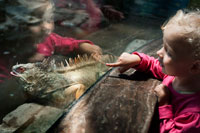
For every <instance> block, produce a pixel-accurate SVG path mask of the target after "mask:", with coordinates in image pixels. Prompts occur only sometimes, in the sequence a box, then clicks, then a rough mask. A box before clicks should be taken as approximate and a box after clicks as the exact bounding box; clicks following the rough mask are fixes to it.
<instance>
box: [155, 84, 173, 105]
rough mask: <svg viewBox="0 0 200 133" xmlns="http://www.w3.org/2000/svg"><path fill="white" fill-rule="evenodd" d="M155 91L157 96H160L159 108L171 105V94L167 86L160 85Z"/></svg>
mask: <svg viewBox="0 0 200 133" xmlns="http://www.w3.org/2000/svg"><path fill="white" fill-rule="evenodd" d="M154 91H155V92H156V95H157V96H158V102H159V106H162V105H168V104H169V97H170V92H169V89H168V88H167V86H165V85H163V84H160V85H158V86H156V88H155V89H154Z"/></svg>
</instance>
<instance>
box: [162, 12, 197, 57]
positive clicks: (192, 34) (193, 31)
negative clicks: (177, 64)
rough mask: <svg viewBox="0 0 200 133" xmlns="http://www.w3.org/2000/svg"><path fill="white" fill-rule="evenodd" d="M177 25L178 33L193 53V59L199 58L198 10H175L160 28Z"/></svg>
mask: <svg viewBox="0 0 200 133" xmlns="http://www.w3.org/2000/svg"><path fill="white" fill-rule="evenodd" d="M172 25H173V26H178V27H179V28H181V33H180V35H181V36H183V37H184V38H185V39H186V43H188V44H189V45H190V46H191V48H192V50H193V53H192V55H193V56H194V58H195V59H198V60H199V59H200V11H199V10H196V11H189V12H184V11H183V10H179V11H177V13H176V15H174V16H173V17H172V18H170V19H169V20H168V21H166V22H165V23H164V24H163V25H162V27H161V29H162V30H163V31H164V30H165V29H167V28H168V27H169V26H172Z"/></svg>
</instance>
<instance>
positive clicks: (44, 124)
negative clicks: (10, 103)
mask: <svg viewBox="0 0 200 133" xmlns="http://www.w3.org/2000/svg"><path fill="white" fill-rule="evenodd" d="M63 113H64V111H63V110H61V109H58V108H55V107H50V106H42V105H39V104H35V103H27V104H23V105H21V106H19V107H18V108H17V109H16V110H14V111H12V112H11V113H9V114H7V115H6V116H5V117H4V118H3V123H2V124H1V125H0V132H1V133H13V132H19V133H33V132H34V133H44V132H46V131H47V130H48V129H49V128H50V127H51V126H52V125H53V124H54V123H55V122H56V121H57V120H58V119H59V118H60V117H61V115H62V114H63Z"/></svg>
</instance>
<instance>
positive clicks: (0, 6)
mask: <svg viewBox="0 0 200 133" xmlns="http://www.w3.org/2000/svg"><path fill="white" fill-rule="evenodd" d="M163 1H164V4H163ZM163 1H162V2H161V1H160V0H0V94H1V98H0V103H2V104H1V110H0V112H1V114H0V119H2V118H3V116H4V115H5V114H7V113H8V112H10V111H12V110H13V109H15V108H16V107H17V106H19V105H21V104H23V103H25V102H30V101H32V100H33V99H34V100H35V99H37V98H38V97H39V98H41V99H42V100H41V101H42V102H43V101H44V100H49V99H45V97H47V96H49V95H52V94H54V92H57V91H58V93H64V92H65V88H67V87H71V86H73V87H75V89H72V90H74V91H72V92H71V93H74V95H76V97H74V98H73V99H70V100H71V101H73V100H74V99H75V98H76V99H77V98H78V97H79V96H80V95H81V94H82V92H84V91H85V90H86V89H87V88H88V87H89V86H90V85H91V84H93V83H94V82H95V81H96V80H98V78H100V77H101V76H102V75H103V74H104V73H105V71H107V70H108V68H106V69H104V67H105V64H104V63H105V62H113V61H114V60H116V58H117V56H119V55H120V54H121V53H122V52H124V51H126V52H132V51H135V50H137V49H139V48H141V47H142V46H144V45H147V44H148V43H149V42H151V41H152V40H155V39H158V38H161V37H162V34H161V30H160V26H161V25H162V23H163V22H164V21H165V20H166V18H167V17H169V16H170V15H172V14H174V13H175V12H176V11H177V10H178V9H181V8H184V7H186V6H187V4H188V2H189V1H188V0H181V1H178V0H173V2H169V1H167V0H163ZM78 55H79V56H80V57H78ZM86 55H87V56H88V57H86ZM108 55H109V56H108ZM89 56H92V57H91V58H90V59H88V58H89ZM49 57H51V58H49ZM45 58H48V59H47V60H44V59H45ZM69 58H72V59H69ZM75 58H76V59H75ZM66 60H67V61H66ZM91 60H92V61H91ZM42 61H43V62H42ZM81 61H82V62H84V63H85V64H84V63H83V64H84V65H85V66H84V67H83V69H82V68H81V67H80V65H76V66H73V64H78V63H79V62H81ZM36 62H40V63H36ZM41 62H42V63H41ZM61 62H62V63H61ZM17 63H18V64H24V65H16V64H17ZM28 63H33V64H28ZM55 64H56V65H55ZM62 64H63V65H64V66H65V67H66V66H67V65H69V66H70V69H67V70H66V69H64V68H62ZM79 64H80V63H79ZM83 64H82V65H83ZM88 64H90V66H92V67H87V65H88ZM13 66H15V67H14V68H12V67H13ZM68 68H69V67H68ZM80 68H81V70H79V72H76V73H72V74H71V75H70V74H69V75H67V74H68V73H70V72H71V71H74V70H77V69H80ZM97 68H101V69H100V70H96V69H97ZM11 71H12V72H11ZM39 71H42V72H44V74H43V75H40V76H41V77H36V76H38V75H36V74H37V72H39ZM10 72H11V74H10ZM65 73H66V74H65ZM56 74H57V75H58V76H55V75H56ZM27 75H29V76H27ZM63 75H64V76H63ZM66 75H67V76H66ZM80 75H81V76H80ZM83 75H84V76H86V78H85V77H84V76H83ZM34 76H35V77H34ZM45 76H46V77H45ZM43 78H44V79H43ZM45 78H46V79H45ZM78 78H81V79H78ZM16 79H18V80H16ZM47 79H50V80H52V82H50V81H47ZM65 80H66V82H65ZM18 81H19V82H18ZM80 81H81V83H80ZM82 81H84V82H83V83H82ZM57 83H58V84H59V85H60V86H59V85H57ZM86 83H88V84H86ZM84 87H85V88H84ZM36 88H37V91H35V90H36ZM77 89H79V92H78V91H77ZM68 90H69V89H68ZM76 91H77V93H76ZM27 92H29V93H27ZM66 93H68V92H66ZM62 95H63V94H62ZM50 100H51V99H50ZM4 101H7V102H6V103H5V102H4ZM71 101H70V102H71Z"/></svg>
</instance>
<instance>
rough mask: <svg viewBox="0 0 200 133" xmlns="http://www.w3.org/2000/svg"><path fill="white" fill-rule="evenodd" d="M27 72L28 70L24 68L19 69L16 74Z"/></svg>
mask: <svg viewBox="0 0 200 133" xmlns="http://www.w3.org/2000/svg"><path fill="white" fill-rule="evenodd" d="M25 70H26V69H25V68H24V67H18V68H17V69H16V72H18V73H23V72H24V71H25Z"/></svg>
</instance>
